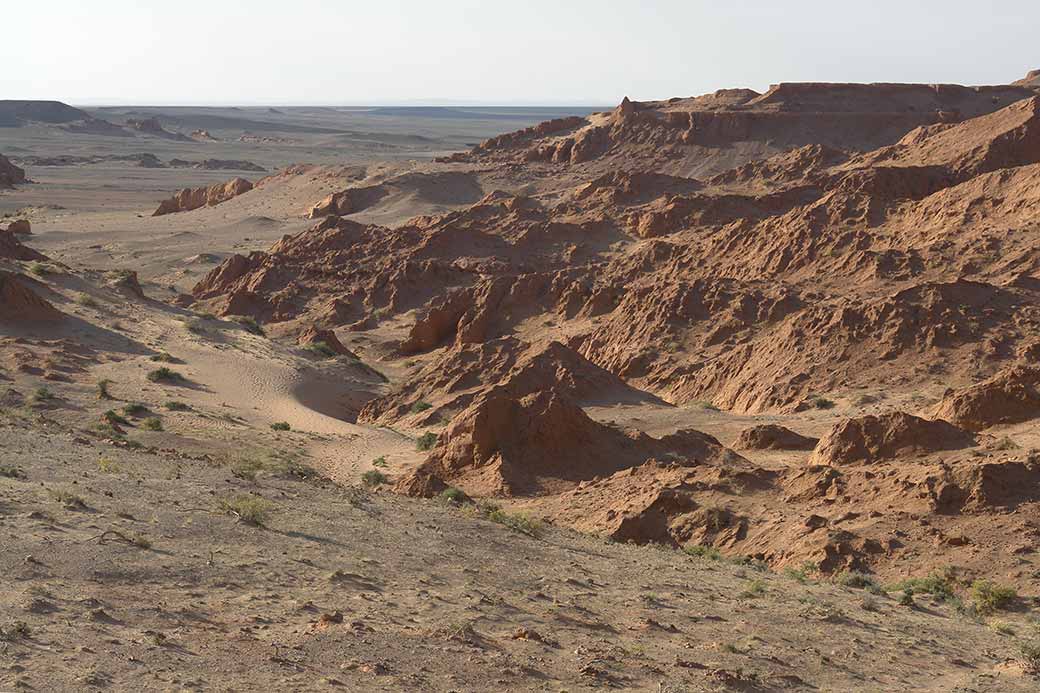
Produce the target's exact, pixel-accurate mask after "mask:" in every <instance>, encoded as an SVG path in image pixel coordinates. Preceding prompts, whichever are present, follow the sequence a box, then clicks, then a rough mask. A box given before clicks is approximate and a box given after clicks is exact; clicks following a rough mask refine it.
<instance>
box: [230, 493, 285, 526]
mask: <svg viewBox="0 0 1040 693" xmlns="http://www.w3.org/2000/svg"><path fill="white" fill-rule="evenodd" d="M273 507H274V506H273V504H272V503H271V502H270V501H268V500H266V499H264V498H261V497H259V496H252V495H249V494H246V493H243V494H239V495H237V496H231V497H228V498H224V499H222V500H221V501H220V509H221V510H223V511H224V512H226V513H229V514H231V515H234V516H235V517H237V518H238V519H239V520H240V521H241V522H244V523H245V524H248V525H253V526H256V527H264V526H266V524H267V521H268V518H269V517H270V514H271V509H272V508H273Z"/></svg>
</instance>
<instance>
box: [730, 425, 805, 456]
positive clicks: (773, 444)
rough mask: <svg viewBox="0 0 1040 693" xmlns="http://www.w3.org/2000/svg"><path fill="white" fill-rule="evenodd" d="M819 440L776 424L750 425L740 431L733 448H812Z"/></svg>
mask: <svg viewBox="0 0 1040 693" xmlns="http://www.w3.org/2000/svg"><path fill="white" fill-rule="evenodd" d="M818 442H819V441H818V440H817V439H816V438H807V437H806V436H803V435H799V434H797V433H795V432H794V431H792V430H791V429H789V428H785V427H784V426H779V425H777V424H762V425H761V426H752V427H751V428H748V429H745V430H743V431H741V432H740V437H739V438H738V439H737V442H736V443H734V444H733V448H734V449H735V450H812V449H813V448H814V447H816V444H817V443H818Z"/></svg>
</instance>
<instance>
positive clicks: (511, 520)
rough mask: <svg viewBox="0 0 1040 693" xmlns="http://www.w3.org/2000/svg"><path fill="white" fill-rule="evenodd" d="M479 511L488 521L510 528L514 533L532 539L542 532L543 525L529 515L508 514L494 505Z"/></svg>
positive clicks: (483, 506)
mask: <svg viewBox="0 0 1040 693" xmlns="http://www.w3.org/2000/svg"><path fill="white" fill-rule="evenodd" d="M479 509H480V511H481V513H482V514H483V515H484V517H486V518H487V519H489V520H491V521H492V522H494V523H497V524H500V525H502V526H504V527H508V528H509V529H511V530H513V531H514V532H520V533H521V534H526V535H528V536H531V537H537V536H538V535H539V534H541V532H542V523H541V522H539V521H538V520H536V519H534V518H532V517H530V516H528V515H524V514H522V513H516V514H512V513H507V512H505V511H504V510H502V509H501V508H499V507H498V506H497V505H494V504H493V503H485V504H483V505H481V506H480V507H479Z"/></svg>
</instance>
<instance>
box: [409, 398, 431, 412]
mask: <svg viewBox="0 0 1040 693" xmlns="http://www.w3.org/2000/svg"><path fill="white" fill-rule="evenodd" d="M427 409H433V405H432V404H430V403H429V402H421V401H420V402H416V403H415V404H413V405H412V413H413V414H418V413H420V412H424V411H426V410H427Z"/></svg>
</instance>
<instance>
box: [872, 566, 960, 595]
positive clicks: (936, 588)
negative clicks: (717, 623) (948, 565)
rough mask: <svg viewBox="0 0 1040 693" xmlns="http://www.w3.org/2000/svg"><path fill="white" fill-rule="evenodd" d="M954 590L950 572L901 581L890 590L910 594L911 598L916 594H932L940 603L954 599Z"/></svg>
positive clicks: (889, 588)
mask: <svg viewBox="0 0 1040 693" xmlns="http://www.w3.org/2000/svg"><path fill="white" fill-rule="evenodd" d="M953 588H954V581H953V576H952V575H951V574H949V573H948V572H946V573H938V572H936V573H932V574H931V575H929V576H927V577H923V578H908V579H906V580H901V581H899V582H897V583H895V584H894V585H890V586H889V587H888V590H889V591H892V592H895V591H902V592H904V593H906V592H909V593H910V595H911V596H913V595H915V594H930V595H932V596H933V597H935V598H936V599H938V600H939V601H943V602H945V601H947V600H950V599H953V598H954V591H953Z"/></svg>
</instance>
